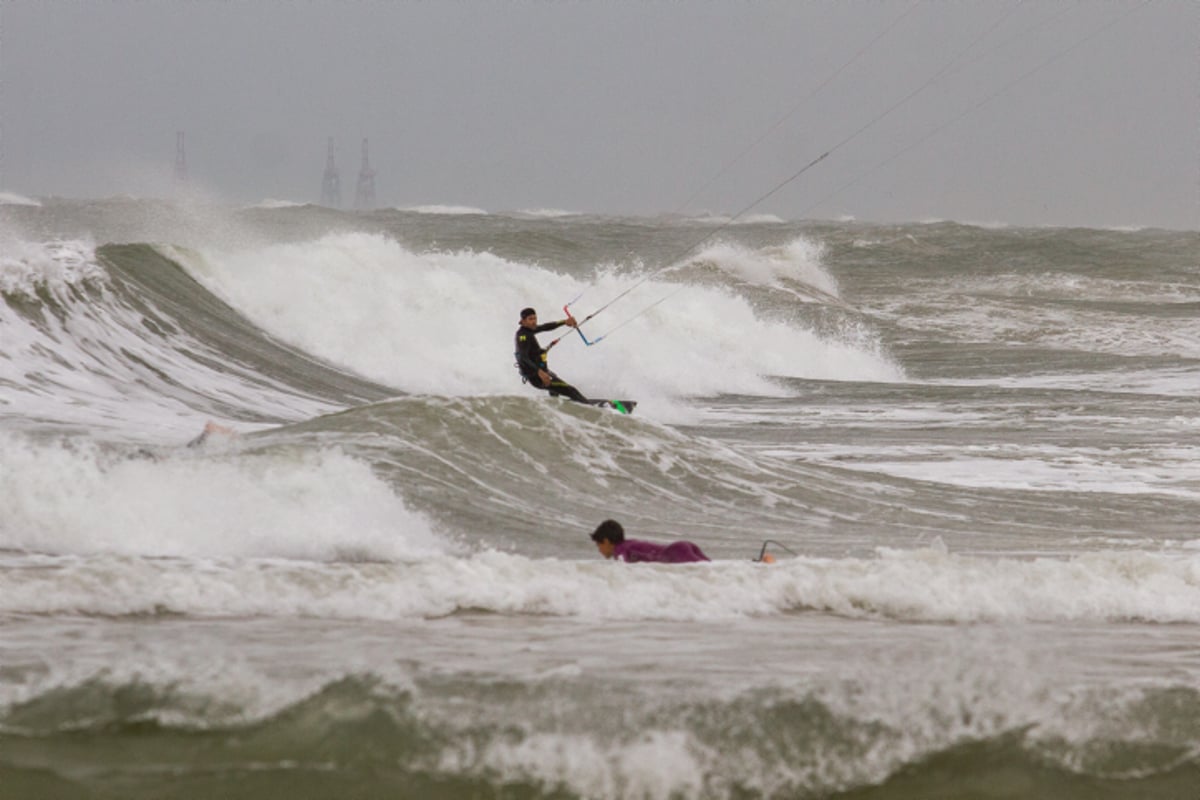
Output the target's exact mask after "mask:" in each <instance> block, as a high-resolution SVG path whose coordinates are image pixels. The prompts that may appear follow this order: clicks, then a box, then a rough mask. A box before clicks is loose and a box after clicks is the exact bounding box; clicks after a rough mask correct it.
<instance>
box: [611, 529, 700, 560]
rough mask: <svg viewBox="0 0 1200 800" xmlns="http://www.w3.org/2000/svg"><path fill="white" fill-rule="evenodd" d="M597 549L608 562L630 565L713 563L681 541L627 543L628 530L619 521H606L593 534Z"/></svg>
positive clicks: (631, 541) (692, 546)
mask: <svg viewBox="0 0 1200 800" xmlns="http://www.w3.org/2000/svg"><path fill="white" fill-rule="evenodd" d="M592 541H593V542H595V543H596V549H597V550H599V551H600V555H602V556H604V557H605V558H616V559H619V560H621V561H626V562H628V563H630V564H632V563H635V562H638V561H654V562H658V563H660V564H686V563H689V562H692V561H709V560H710V559H709V557H708V556H706V555H704V553H703V552H701V550H700V548H699V547H697V546H696V545H694V544H692V543H691V542H687V541H678V542H671V543H670V544H654V543H653V542H643V541H639V540H637V539H626V538H625V529H624V528H622V527H621V523H619V522H617V521H616V520H611V519H606V520H604V522H601V523H600V526H599V527H597V528H596V530H595V531H593V533H592Z"/></svg>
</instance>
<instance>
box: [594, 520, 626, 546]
mask: <svg viewBox="0 0 1200 800" xmlns="http://www.w3.org/2000/svg"><path fill="white" fill-rule="evenodd" d="M592 541H593V542H595V543H596V544H600V542H605V541H608V542H612V543H613V544H620V543H621V542H623V541H625V529H624V528H622V527H621V523H619V522H617V521H616V520H615V519H606V520H604V522H601V523H600V525H599V526H597V528H596V530H594V531H592Z"/></svg>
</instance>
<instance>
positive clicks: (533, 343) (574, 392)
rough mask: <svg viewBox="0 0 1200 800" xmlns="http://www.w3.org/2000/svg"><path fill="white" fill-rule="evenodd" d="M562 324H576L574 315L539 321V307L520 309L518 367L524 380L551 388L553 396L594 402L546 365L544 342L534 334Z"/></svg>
mask: <svg viewBox="0 0 1200 800" xmlns="http://www.w3.org/2000/svg"><path fill="white" fill-rule="evenodd" d="M563 325H570V326H571V327H572V328H574V327H575V318H574V317H571V316H568V317H567V318H566V319H562V320H558V321H557V322H547V323H546V324H544V325H538V321H537V312H536V311H534V310H533V309H532V308H524V309H521V327H519V328H517V335H516V344H517V350H516V353H515V355H516V357H517V369H519V370H520V371H521V378H522V379H523V380H525V381H527V382H528V383H530V384H532V385H533V386H534V387H535V388H537V389H544V390H546V391H548V392H550V396H551V397H558V396H559V395H562V396H563V397H567V398H570V399H571V400H574V401H575V402H576V403H588V402H591V401H589V400H588V399H587V398H586V397H584V396H583V395H582V394H581V393H580V391H579V390H578V389H576V388H575V387H574V386H572V385H571V384H569V383H567V382H566V381H564V380H563V379H562V378H560V377H558V376H557V375H555V374H554V373H553V372H551V371H550V369H549V367H547V366H546V351H545V350H543V349H542V346H541V345H540V344H538V340H537V337H536V336H534V334H535V333H545V332H546V331H552V330H554V329H555V328H560V327H562V326H563Z"/></svg>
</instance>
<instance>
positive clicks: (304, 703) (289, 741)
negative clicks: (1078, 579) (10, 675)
mask: <svg viewBox="0 0 1200 800" xmlns="http://www.w3.org/2000/svg"><path fill="white" fill-rule="evenodd" d="M589 684H590V685H589ZM619 686H620V684H619V683H614V682H612V681H611V680H608V679H604V678H600V679H592V680H590V681H589V682H583V681H578V680H561V679H560V680H552V681H545V682H541V683H535V684H525V683H519V682H512V681H506V680H498V679H492V680H486V681H485V680H479V679H475V678H471V677H470V676H442V677H429V678H418V679H417V680H416V681H415V682H413V683H411V684H407V685H396V684H392V683H388V682H385V681H382V680H380V679H379V678H378V677H376V676H373V675H370V674H357V675H347V676H345V677H342V678H338V679H335V680H332V681H329V682H326V683H324V684H322V685H319V686H316V687H314V688H313V689H312V691H310V692H309V693H306V694H305V695H304V696H301V697H298V698H294V699H292V700H290V701H286V702H284V703H283V704H282V705H280V706H279V707H278V708H276V709H274V710H272V711H269V712H266V713H263V714H261V715H258V716H249V717H247V716H244V715H242V714H240V712H239V711H238V710H237V708H236V705H235V704H233V703H230V702H228V701H226V700H225V699H224V698H221V697H216V696H207V695H204V694H202V693H201V694H197V693H194V692H188V691H186V690H183V689H180V688H177V687H172V686H163V685H155V684H152V683H146V682H141V681H136V680H135V681H131V682H112V681H109V680H105V679H104V678H97V679H93V680H88V681H85V682H83V683H80V684H76V685H70V686H64V687H60V688H56V689H52V690H50V691H47V692H45V693H43V694H40V695H37V696H35V697H32V698H30V699H29V700H26V701H24V702H21V703H18V704H15V705H12V706H10V707H8V708H6V709H4V710H3V711H0V745H2V746H0V780H2V781H3V785H4V786H5V787H6V789H7V790H9V791H13V789H14V787H17V788H20V789H24V790H33V789H44V788H46V787H52V788H55V789H58V790H66V789H70V790H71V791H72V793H73V794H76V795H77V796H89V795H90V796H95V797H115V796H151V795H152V796H166V797H180V798H184V797H201V796H213V793H214V792H216V793H218V794H220V795H221V796H228V797H257V796H260V795H259V794H258V792H260V791H261V790H262V789H264V788H266V787H270V788H271V789H272V790H273V791H278V790H279V789H280V787H281V786H290V787H292V788H294V789H298V790H299V789H303V796H308V797H325V796H340V797H344V796H347V795H346V792H347V791H349V792H350V793H351V795H352V796H358V795H362V796H379V795H382V794H398V795H400V796H422V797H425V796H430V797H461V796H464V795H463V793H464V792H466V793H467V794H468V795H469V796H478V797H530V798H558V797H590V798H614V800H615V799H616V798H625V797H629V798H634V797H637V798H646V797H651V798H662V799H663V800H666V798H668V797H670V798H695V799H696V800H701V799H702V798H719V797H743V798H790V797H841V798H871V799H872V800H875V799H876V798H878V799H880V800H882V799H883V798H902V797H947V798H949V797H963V796H974V795H975V794H986V795H987V796H989V797H999V798H1019V797H1034V796H1038V797H1040V796H1053V797H1066V798H1075V797H1079V798H1085V797H1101V798H1118V797H1130V796H1137V797H1147V798H1160V797H1161V798H1179V797H1184V796H1187V794H1186V793H1184V792H1185V790H1187V791H1190V790H1191V789H1194V786H1195V781H1196V779H1197V777H1200V755H1198V753H1200V731H1198V730H1197V728H1196V726H1195V724H1194V719H1195V715H1196V714H1197V713H1200V697H1198V696H1197V693H1196V691H1195V689H1192V688H1182V687H1165V688H1159V689H1145V690H1141V691H1136V692H1133V693H1129V692H1123V693H1122V692H1117V693H1112V692H1109V691H1106V690H1097V689H1092V690H1077V691H1075V692H1072V693H1070V694H1072V695H1073V697H1072V698H1071V699H1070V700H1068V701H1066V702H1064V701H1063V700H1061V699H1059V700H1057V701H1048V703H1047V705H1046V707H1044V708H1042V709H1040V710H1038V711H1029V710H1019V709H1009V710H1004V700H1003V698H992V699H991V700H990V701H986V700H985V701H977V703H976V704H975V707H974V708H972V707H971V706H962V707H959V706H957V705H955V698H954V697H953V695H950V696H939V695H938V694H936V693H935V694H934V695H933V696H931V697H927V698H921V699H918V700H917V701H915V702H914V704H913V708H912V709H911V710H910V711H909V712H908V713H909V716H907V717H905V718H903V719H901V718H898V717H896V716H895V714H894V712H895V710H894V709H886V708H885V707H877V706H873V705H871V704H870V703H869V702H867V703H863V702H862V701H863V700H867V699H868V698H862V697H859V698H858V700H857V701H856V700H853V699H851V698H855V697H856V695H858V694H859V692H861V687H860V688H859V689H856V688H855V687H852V686H845V687H843V688H841V689H809V690H804V689H797V690H779V689H775V690H769V691H768V690H763V689H754V690H749V691H744V692H740V693H737V694H734V695H733V696H731V697H728V698H725V699H703V698H694V697H693V698H687V697H682V696H674V695H671V696H667V697H663V696H658V697H651V696H645V695H643V694H641V693H638V692H635V693H633V694H632V695H622V693H621V692H620V691H618V689H619ZM959 699H965V698H959ZM464 701H466V702H469V703H470V705H471V707H472V708H473V713H472V714H471V715H470V716H469V717H464V716H463V715H462V714H461V713H460V709H461V704H462V703H463V702H464ZM1082 701H1086V702H1087V703H1091V704H1095V707H1098V708H1104V709H1105V710H1104V711H1101V712H1099V714H1098V717H1097V715H1095V714H1094V713H1093V714H1081V713H1080V708H1079V707H1078V705H1079V703H1080V702H1082ZM922 702H925V703H929V705H925V706H922V705H921V703H922ZM946 703H948V704H946ZM412 792H417V793H418V794H409V793H412ZM16 796H24V794H23V793H22V792H17V794H16Z"/></svg>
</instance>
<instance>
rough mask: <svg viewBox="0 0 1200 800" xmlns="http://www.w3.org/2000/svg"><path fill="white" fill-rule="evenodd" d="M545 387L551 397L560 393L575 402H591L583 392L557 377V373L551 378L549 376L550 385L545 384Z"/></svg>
mask: <svg viewBox="0 0 1200 800" xmlns="http://www.w3.org/2000/svg"><path fill="white" fill-rule="evenodd" d="M546 389H547V390H548V391H549V392H550V396H551V397H559V396H560V395H561V396H562V397H566V398H568V399H570V400H574V401H575V402H576V403H589V402H591V401H590V400H588V399H587V398H586V397H584V396H583V394H582V393H581V392H580V391H579V390H578V389H576V388H575V387H574V386H572V385H571V384H569V383H567V382H566V381H564V380H563V379H562V378H560V377H558V376H557V375H555V376H553V378H551V380H550V385H549V386H547V387H546Z"/></svg>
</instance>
